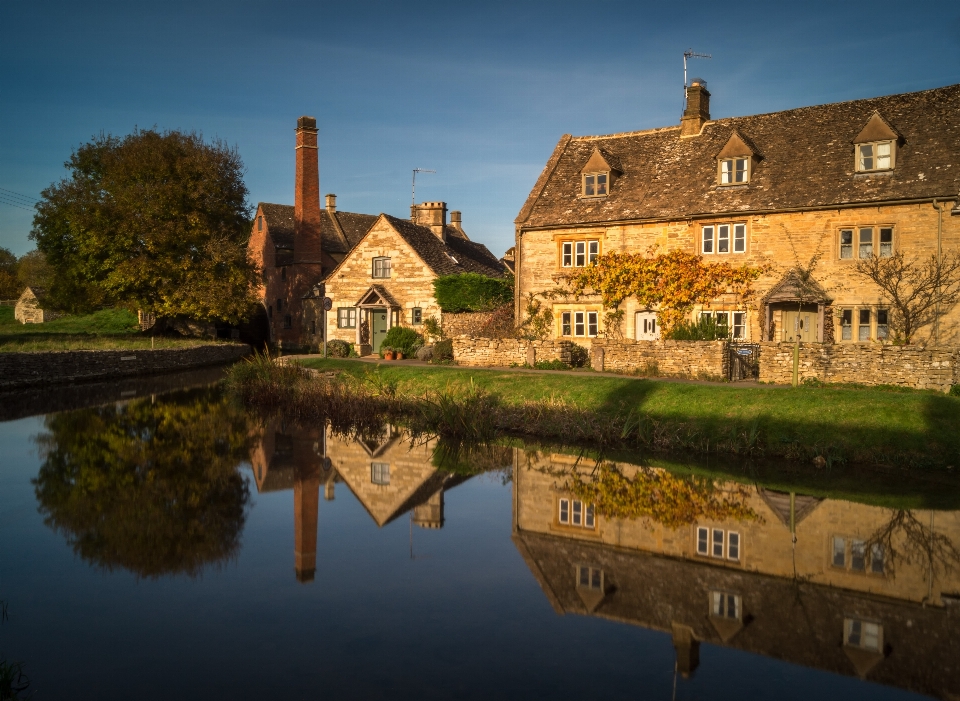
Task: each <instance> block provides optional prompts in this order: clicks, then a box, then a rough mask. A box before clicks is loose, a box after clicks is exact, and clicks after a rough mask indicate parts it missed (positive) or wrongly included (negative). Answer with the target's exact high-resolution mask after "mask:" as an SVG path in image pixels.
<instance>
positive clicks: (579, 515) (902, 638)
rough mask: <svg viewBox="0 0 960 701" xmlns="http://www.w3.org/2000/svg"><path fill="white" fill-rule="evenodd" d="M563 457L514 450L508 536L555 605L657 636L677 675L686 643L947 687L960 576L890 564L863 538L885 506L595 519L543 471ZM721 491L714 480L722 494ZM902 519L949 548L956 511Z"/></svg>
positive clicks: (696, 651) (820, 502) (785, 496)
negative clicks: (684, 522) (734, 516)
mask: <svg viewBox="0 0 960 701" xmlns="http://www.w3.org/2000/svg"><path fill="white" fill-rule="evenodd" d="M574 461H575V458H572V457H568V456H564V455H557V454H553V455H551V454H546V453H544V454H533V453H522V452H520V451H517V453H516V459H515V468H514V479H513V485H514V499H515V501H514V504H515V508H514V524H513V527H514V528H513V531H514V535H513V539H514V543H515V544H516V546H517V549H518V550H519V551H520V554H521V555H522V556H523V558H524V560H525V561H526V563H527V566H528V567H529V568H530V570H531V572H532V573H533V574H534V576H535V577H536V578H537V580H538V581H539V583H540V586H541V587H542V589H543V591H544V594H545V595H546V596H547V598H548V600H549V601H550V603H551V604H552V606H553V607H554V609H555V610H556V611H557V613H559V614H567V613H575V614H581V615H591V616H598V617H601V618H606V619H608V620H612V621H618V622H627V623H632V624H634V625H640V626H643V627H645V628H650V629H654V630H659V631H662V632H663V633H665V634H666V635H667V636H669V638H667V639H666V640H665V641H664V642H665V643H667V640H669V642H670V643H672V644H673V646H674V648H675V649H676V653H677V671H678V672H679V673H681V674H684V675H685V676H689V675H690V674H692V673H694V671H695V669H696V667H697V665H698V664H699V660H700V658H701V657H703V656H704V655H706V654H709V652H708V651H709V648H701V646H700V644H701V643H710V644H713V645H721V646H726V647H731V648H737V649H740V650H744V651H748V652H753V653H759V654H763V655H767V656H770V657H775V658H778V659H781V660H784V661H787V662H790V663H793V664H801V665H805V666H810V667H816V668H818V669H823V670H827V671H831V672H835V673H838V674H846V675H853V676H858V677H861V678H865V679H869V680H871V681H875V682H878V683H882V684H889V685H891V686H898V687H902V688H906V689H909V690H912V691H917V692H920V693H926V694H932V695H934V696H938V697H940V698H956V697H957V695H960V664H958V663H957V660H956V649H957V647H958V645H960V625H958V624H960V618H958V616H960V607H958V606H957V605H950V604H951V602H953V603H954V604H956V603H960V572H958V571H956V569H954V570H952V571H949V572H947V573H946V574H944V572H943V568H942V567H941V568H940V569H939V570H938V574H936V575H934V576H931V573H930V571H929V570H928V569H925V567H924V565H923V563H922V562H920V561H919V559H917V558H913V559H912V560H910V561H904V560H899V561H897V562H895V563H894V562H892V561H891V559H890V558H889V557H888V555H889V553H888V552H887V551H886V550H885V549H884V548H883V547H882V546H881V547H879V548H876V549H875V548H873V547H871V546H870V545H869V543H870V537H871V536H872V535H873V534H874V533H876V532H878V530H879V529H882V528H883V527H885V526H886V525H888V524H889V523H891V519H893V518H896V512H894V511H891V510H890V509H884V508H879V507H874V506H867V505H863V504H855V503H850V502H841V501H837V500H831V499H820V498H814V497H806V496H802V495H798V494H789V493H779V492H773V491H770V490H760V491H756V490H751V491H750V492H749V495H748V496H747V497H746V499H745V502H744V503H745V505H746V506H748V507H749V508H750V509H752V510H753V511H755V512H756V513H757V514H758V515H759V516H760V517H762V521H760V522H737V521H733V520H730V521H706V520H704V521H700V522H696V523H692V524H690V525H689V526H683V527H680V528H677V529H670V528H666V527H664V526H663V525H661V524H658V523H655V522H652V521H650V520H646V519H640V520H617V519H606V518H604V517H603V516H601V515H599V514H594V513H593V511H592V506H591V505H589V504H582V503H580V502H578V501H576V499H575V497H574V496H573V495H572V494H569V493H565V492H563V491H562V490H560V489H559V488H558V482H557V479H556V477H555V476H553V475H551V474H548V473H546V472H545V471H543V470H544V468H549V469H552V470H556V469H569V468H570V466H571V465H572V464H573V462H574ZM621 467H622V468H623V469H624V471H625V472H626V473H627V474H630V472H631V466H629V465H621ZM633 469H635V468H633ZM731 486H732V485H720V487H721V489H725V490H727V491H728V493H730V494H734V493H735V492H734V491H732V490H729V487H731ZM588 514H589V518H588ZM913 515H914V516H915V517H916V519H917V522H919V523H922V524H924V525H925V526H930V527H932V528H933V529H934V531H935V532H936V533H937V534H939V535H940V536H942V537H945V538H948V539H950V540H951V541H952V542H953V543H955V544H960V512H942V511H940V512H933V511H919V512H915V513H914V514H913ZM898 545H899V546H900V547H901V548H904V547H906V548H911V547H912V548H913V550H914V551H915V550H916V546H915V545H913V544H911V543H907V542H904V541H902V540H901V541H899V542H898ZM903 551H904V550H901V552H903ZM941 564H942V563H941ZM667 644H669V643H667Z"/></svg>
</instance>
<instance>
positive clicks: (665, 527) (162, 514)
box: [0, 376, 960, 701]
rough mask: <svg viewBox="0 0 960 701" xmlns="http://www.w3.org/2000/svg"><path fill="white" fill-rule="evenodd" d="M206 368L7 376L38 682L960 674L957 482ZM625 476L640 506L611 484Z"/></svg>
mask: <svg viewBox="0 0 960 701" xmlns="http://www.w3.org/2000/svg"><path fill="white" fill-rule="evenodd" d="M209 379H210V378H205V377H202V376H195V377H185V378H183V379H182V380H181V382H182V383H183V385H188V384H194V385H200V386H197V387H193V388H191V389H183V390H179V391H174V392H169V391H168V392H166V393H158V394H153V395H149V396H144V395H145V394H146V393H149V392H162V391H163V390H169V389H170V383H171V380H170V379H169V378H168V379H166V380H164V382H165V383H166V384H165V385H163V386H161V387H149V386H146V385H145V384H143V383H141V384H140V385H139V386H133V387H132V388H127V389H125V390H123V391H125V392H126V393H127V396H126V397H123V398H120V397H116V396H114V397H110V396H109V394H110V391H111V390H109V388H107V389H102V391H101V394H97V390H95V388H91V389H88V390H87V391H86V392H83V391H81V392H77V393H75V396H74V395H70V396H67V394H64V393H59V394H58V393H52V394H51V395H50V396H49V398H48V399H46V400H44V401H45V402H47V406H48V409H46V410H48V411H49V410H52V409H62V410H58V411H56V412H55V413H48V414H46V415H33V416H22V415H21V414H29V413H31V412H32V411H36V410H37V407H38V404H37V400H36V399H35V398H34V399H32V400H29V401H28V400H25V399H24V398H23V397H21V398H19V399H18V400H17V401H14V400H13V399H8V400H6V408H5V409H4V410H3V416H4V418H6V419H8V420H6V421H4V422H2V423H0V601H2V602H4V603H3V604H2V605H3V606H4V607H5V610H6V617H5V619H4V620H3V621H2V622H0V660H5V661H6V663H7V664H9V663H11V662H17V661H22V662H23V663H24V667H23V670H24V672H25V673H26V674H27V675H28V676H29V681H30V686H29V688H28V689H27V690H26V692H25V693H24V695H23V697H24V698H27V697H30V696H29V695H30V694H34V696H32V697H30V698H35V699H37V700H38V701H42V700H43V699H64V698H71V699H84V698H91V699H169V698H177V699H194V698H196V699H211V698H230V699H255V698H256V699H263V698H291V699H300V698H304V699H308V698H362V699H377V698H383V699H407V698H411V699H412V698H415V699H431V698H438V699H447V698H477V699H489V698H523V699H530V698H554V699H567V698H570V699H573V698H578V699H594V698H604V699H621V698H623V699H674V698H675V699H743V698H770V699H811V698H817V699H834V698H836V699H841V698H842V699H846V700H849V699H867V698H869V699H905V698H918V696H917V694H920V695H926V696H932V697H935V698H944V699H956V698H960V625H958V624H960V559H958V553H960V551H958V549H957V548H958V547H960V511H954V510H951V504H954V503H956V502H958V501H960V500H957V499H956V498H955V497H956V490H955V488H954V487H953V486H952V485H935V486H934V487H933V488H932V489H923V488H918V489H916V490H912V491H911V490H905V492H908V493H906V494H889V493H888V494H884V493H878V492H877V490H876V489H873V490H871V491H869V493H863V494H858V493H856V490H853V491H852V492H851V491H850V490H849V489H847V492H845V493H844V498H836V493H835V492H836V490H834V492H833V493H828V492H827V491H824V490H823V489H819V490H818V488H817V485H816V484H812V485H807V486H806V487H804V488H802V489H801V488H797V487H796V486H793V487H791V486H790V485H786V486H785V485H784V484H778V485H771V484H769V481H768V483H767V484H766V485H764V483H763V480H759V481H758V480H753V481H751V480H750V479H732V478H731V476H730V475H729V474H726V475H725V476H722V477H721V476H720V475H719V474H716V475H714V476H712V477H710V476H708V477H706V478H704V477H703V474H704V473H703V472H702V470H701V471H700V472H699V474H700V475H701V477H699V478H694V477H691V470H690V468H689V466H688V465H684V464H683V463H681V462H667V461H664V460H661V461H659V462H658V460H657V459H656V458H654V459H652V460H651V462H652V464H653V466H652V467H651V466H650V464H648V463H646V462H644V461H643V460H641V459H640V458H639V457H636V458H631V457H630V456H616V457H612V456H608V457H609V458H610V459H609V461H607V462H606V463H604V465H605V467H604V466H601V468H600V470H608V472H607V473H604V474H607V475H608V476H611V475H612V476H613V477H612V479H614V480H616V479H619V480H621V481H620V482H616V483H614V482H611V483H609V484H608V485H607V488H605V489H607V491H604V492H602V493H596V492H595V493H587V492H585V491H584V484H585V482H582V481H578V480H577V479H576V477H575V476H576V475H578V474H588V475H589V474H593V475H595V476H596V475H600V474H601V472H591V471H592V470H593V469H594V467H595V465H596V462H595V461H590V460H580V462H579V463H578V457H577V451H575V450H566V449H561V448H547V447H543V446H532V445H522V444H519V443H505V444H503V445H497V446H487V447H483V448H478V449H475V450H472V451H468V452H463V451H460V452H457V451H455V450H451V449H450V448H449V447H448V446H444V445H442V444H441V443H439V442H438V441H436V440H434V439H430V438H419V439H417V440H413V439H412V438H411V437H410V436H409V435H407V434H406V433H405V432H404V430H403V429H402V428H399V427H395V426H384V427H382V430H380V431H378V432H373V433H370V432H368V434H366V435H363V436H344V435H338V434H336V433H334V432H333V431H331V430H329V429H327V428H325V427H323V426H296V425H292V424H287V423H285V422H283V421H280V420H264V419H257V418H254V417H252V416H249V415H246V414H245V413H244V412H243V411H241V410H239V409H237V408H236V407H234V406H233V405H231V404H230V402H229V401H227V400H226V399H225V398H224V397H223V396H222V394H221V393H220V391H219V390H218V389H217V388H216V386H211V385H206V386H202V385H203V383H204V382H207V381H209ZM174 384H175V383H174ZM2 401H4V400H3V399H0V402H2ZM25 401H26V406H28V409H24V410H21V411H19V412H18V410H17V409H16V408H15V406H24V402H25ZM102 401H106V402H107V403H103V404H99V405H96V404H97V402H102ZM17 402H19V404H18V403H17ZM84 405H86V406H84ZM76 407H83V408H76ZM664 468H668V469H664ZM611 470H612V471H611ZM848 483H849V480H848ZM625 484H626V485H628V486H629V488H632V489H635V490H636V492H635V493H636V494H639V495H641V497H640V498H639V499H638V500H634V501H629V503H628V504H627V507H624V508H625V509H626V510H629V508H633V509H634V512H632V513H629V514H628V513H619V512H616V508H618V507H617V505H618V504H619V505H620V506H621V507H623V503H624V502H623V500H620V501H617V500H616V499H614V500H613V501H612V502H610V503H612V504H614V507H615V508H614V512H613V513H614V514H615V515H610V513H612V512H611V511H610V510H609V509H608V510H607V511H606V512H605V511H604V509H603V508H600V507H598V506H596V504H595V503H594V502H596V503H597V504H600V503H606V502H604V499H607V498H608V497H609V495H610V493H611V491H610V490H614V491H615V489H616V488H617V485H619V487H624V485H625ZM691 485H692V486H691ZM847 493H849V495H847ZM847 496H849V498H847ZM644 499H647V501H644ZM608 505H609V504H608ZM605 513H606V514H607V515H604V514H605Z"/></svg>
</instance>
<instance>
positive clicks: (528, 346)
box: [451, 336, 573, 367]
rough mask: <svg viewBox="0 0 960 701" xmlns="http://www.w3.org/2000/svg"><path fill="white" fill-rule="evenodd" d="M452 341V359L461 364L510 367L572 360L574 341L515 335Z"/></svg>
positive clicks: (469, 337)
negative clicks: (524, 337)
mask: <svg viewBox="0 0 960 701" xmlns="http://www.w3.org/2000/svg"><path fill="white" fill-rule="evenodd" d="M451 340H452V341H453V359H454V360H455V361H456V362H457V364H458V365H468V366H474V367H509V366H510V365H523V364H524V363H526V364H527V365H533V364H534V363H537V362H540V361H551V360H562V361H563V362H565V363H569V362H570V360H571V358H572V357H573V356H572V351H573V343H572V342H570V341H522V340H519V339H516V338H474V337H472V336H458V337H456V338H453V339H451Z"/></svg>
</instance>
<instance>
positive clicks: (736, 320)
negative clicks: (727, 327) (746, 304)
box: [732, 312, 747, 338]
mask: <svg viewBox="0 0 960 701" xmlns="http://www.w3.org/2000/svg"><path fill="white" fill-rule="evenodd" d="M732 316H733V337H734V338H746V337H747V313H746V312H733V314H732Z"/></svg>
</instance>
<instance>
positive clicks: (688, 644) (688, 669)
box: [672, 623, 700, 679]
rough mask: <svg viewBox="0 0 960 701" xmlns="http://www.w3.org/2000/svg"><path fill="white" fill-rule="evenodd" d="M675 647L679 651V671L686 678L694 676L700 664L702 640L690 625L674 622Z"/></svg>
mask: <svg viewBox="0 0 960 701" xmlns="http://www.w3.org/2000/svg"><path fill="white" fill-rule="evenodd" d="M672 625H673V647H674V649H676V651H677V671H678V672H680V676H682V677H683V678H684V679H689V678H690V677H692V676H693V673H694V672H695V671H696V669H697V667H699V666H700V641H699V640H697V639H696V637H695V636H694V634H693V628H691V627H690V626H685V625H681V624H679V623H673V624H672Z"/></svg>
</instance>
